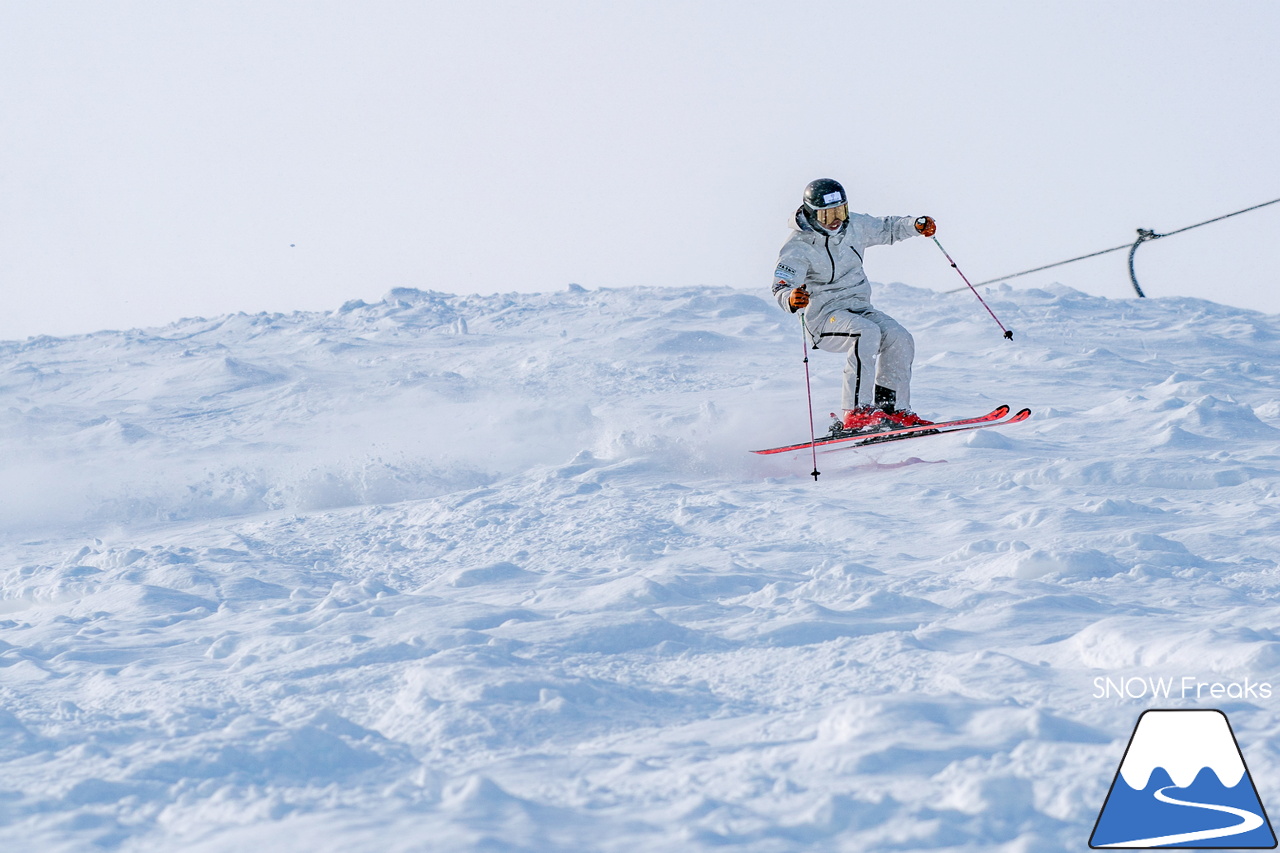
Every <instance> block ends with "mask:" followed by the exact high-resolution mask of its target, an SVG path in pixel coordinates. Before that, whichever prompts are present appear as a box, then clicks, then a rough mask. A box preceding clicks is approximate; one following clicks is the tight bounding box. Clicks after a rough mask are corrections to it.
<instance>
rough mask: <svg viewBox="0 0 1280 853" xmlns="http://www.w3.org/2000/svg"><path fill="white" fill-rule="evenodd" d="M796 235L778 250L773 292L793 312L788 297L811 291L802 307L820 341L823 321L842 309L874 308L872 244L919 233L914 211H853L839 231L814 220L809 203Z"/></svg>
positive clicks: (799, 213)
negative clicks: (865, 265)
mask: <svg viewBox="0 0 1280 853" xmlns="http://www.w3.org/2000/svg"><path fill="white" fill-rule="evenodd" d="M791 227H792V228H793V229H795V230H794V231H793V232H792V234H791V237H790V238H789V239H788V240H787V242H786V243H785V244H783V246H782V251H781V252H779V253H778V266H777V269H775V270H774V273H773V295H774V298H775V299H777V300H778V304H779V305H781V306H782V308H783V309H784V310H786V311H788V312H790V311H791V308H790V307H789V306H788V305H787V297H788V296H790V295H791V291H792V289H794V288H797V287H802V286H803V287H804V288H805V290H807V291H808V292H809V305H808V307H806V308H804V309H802V311H803V313H804V324H805V328H807V329H808V330H809V334H810V336H812V337H813V338H814V339H815V340H816V339H817V338H818V337H819V336H820V335H821V333H822V332H821V330H822V326H823V325H824V324H825V323H826V322H827V320H828V319H829V318H830V317H831V315H832V314H834V313H835V312H837V311H841V310H845V309H848V310H852V311H866V310H868V309H869V308H871V282H869V281H868V280H867V274H866V273H865V272H864V271H863V269H862V258H863V255H865V254H866V251H867V247H868V246H883V245H892V244H894V243H896V242H898V241H899V240H905V239H907V238H908V237H916V236H919V232H918V231H916V229H915V224H914V219H913V218H912V217H910V216H868V215H866V214H865V213H850V214H849V218H848V220H846V221H845V223H844V224H843V225H841V226H840V230H839V231H837V232H835V233H834V234H826V233H823V232H822V231H820V230H817V229H815V228H814V227H813V226H811V225H810V224H809V221H808V219H807V218H806V217H805V215H804V208H801V209H799V210H797V211H796V215H795V218H794V219H793V220H792V223H791Z"/></svg>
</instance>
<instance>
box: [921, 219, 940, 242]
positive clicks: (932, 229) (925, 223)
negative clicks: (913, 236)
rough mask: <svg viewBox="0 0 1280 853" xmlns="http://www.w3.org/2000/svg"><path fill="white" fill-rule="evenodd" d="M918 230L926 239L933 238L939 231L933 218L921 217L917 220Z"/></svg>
mask: <svg viewBox="0 0 1280 853" xmlns="http://www.w3.org/2000/svg"><path fill="white" fill-rule="evenodd" d="M916 230H917V231H919V232H920V233H921V234H923V235H924V236H926V237H932V236H933V235H934V234H935V233H937V230H938V223H936V222H934V221H933V217H932V216H921V217H920V218H919V219H917V220H916Z"/></svg>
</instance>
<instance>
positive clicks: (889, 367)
mask: <svg viewBox="0 0 1280 853" xmlns="http://www.w3.org/2000/svg"><path fill="white" fill-rule="evenodd" d="M792 227H793V228H794V229H795V231H794V233H792V235H791V237H790V238H789V239H788V240H787V242H786V243H785V244H784V245H783V247H782V251H781V252H779V253H778V267H777V269H776V270H775V271H774V278H773V295H774V297H775V298H776V299H777V300H778V304H779V305H781V306H782V307H783V308H784V309H786V310H787V311H790V312H791V313H793V314H794V313H796V312H797V311H802V312H804V313H803V314H802V315H801V320H802V322H803V323H804V328H805V334H806V336H807V338H808V340H809V342H810V343H811V344H812V346H813V348H814V349H822V350H827V351H830V352H844V353H848V359H847V361H846V362H845V366H844V390H843V395H842V401H841V406H842V409H843V415H842V416H841V418H840V420H839V422H838V426H839V427H841V428H842V429H844V430H852V431H855V432H875V431H878V430H886V429H895V428H897V427H905V426H917V425H924V424H929V423H930V421H926V420H924V419H923V418H921V417H920V416H919V415H917V414H915V413H914V412H913V411H911V362H912V360H913V359H914V358H915V341H914V340H913V339H912V337H911V333H910V332H908V331H907V330H906V329H904V328H903V327H902V325H901V324H899V323H898V321H896V320H894V319H893V318H892V317H890V316H889V315H888V314H885V313H884V312H882V311H877V310H876V309H874V308H872V307H871V283H870V282H869V281H868V280H867V276H866V273H865V272H864V271H863V268H862V263H863V256H864V254H865V253H866V250H867V247H868V246H880V245H885V244H889V245H892V244H893V243H896V242H897V241H899V240H905V239H906V238H908V237H915V236H916V235H918V234H923V235H924V236H926V237H932V236H933V234H934V232H935V231H936V230H937V225H936V223H935V222H934V221H933V219H932V218H931V217H928V216H921V217H919V218H916V219H913V218H912V217H910V216H884V217H879V216H867V215H866V214H862V213H854V214H850V213H849V197H848V195H847V194H846V193H845V191H844V187H843V186H841V185H840V183H839V182H838V181H835V180H832V179H831V178H819V179H818V180H816V181H812V182H810V183H809V185H808V186H807V187H805V188H804V203H803V204H801V205H800V208H799V209H798V210H797V211H796V214H795V218H794V220H793V221H792ZM833 429H834V427H833Z"/></svg>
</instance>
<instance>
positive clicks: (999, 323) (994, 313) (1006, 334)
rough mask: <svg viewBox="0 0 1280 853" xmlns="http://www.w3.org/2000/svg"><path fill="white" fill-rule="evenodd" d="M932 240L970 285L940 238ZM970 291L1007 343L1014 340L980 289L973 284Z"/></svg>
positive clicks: (1011, 333)
mask: <svg viewBox="0 0 1280 853" xmlns="http://www.w3.org/2000/svg"><path fill="white" fill-rule="evenodd" d="M932 239H933V242H934V244H935V245H937V247H938V248H939V249H942V254H943V255H944V256H945V257H946V259H947V262H948V263H949V264H951V268H952V269H953V270H955V271H956V272H958V273H960V277H961V278H962V279H964V283H965V284H969V279H968V277H967V276H966V275H965V274H964V273H962V272H960V267H958V266H956V262H955V261H953V260H951V255H949V254H948V253H947V250H946V249H943V248H942V244H941V243H939V242H938V238H937V237H934V238H932ZM969 289H970V290H972V291H973V295H974V296H976V297H978V301H979V302H981V303H982V307H983V308H986V309H987V313H988V314H990V315H991V319H992V320H995V321H996V325H997V326H999V327H1000V331H1002V332H1004V338H1005V340H1007V341H1011V340H1013V332H1012V331H1011V330H1010V329H1006V328H1005V327H1004V323H1001V322H1000V318H999V317H997V316H996V312H994V311H992V310H991V306H990V305H988V304H987V300H985V299H983V298H982V294H981V293H979V292H978V289H977V288H976V287H974V286H973V285H972V284H969Z"/></svg>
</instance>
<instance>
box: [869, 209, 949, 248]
mask: <svg viewBox="0 0 1280 853" xmlns="http://www.w3.org/2000/svg"><path fill="white" fill-rule="evenodd" d="M859 218H860V219H861V220H862V221H861V223H859V224H861V225H862V233H863V238H864V240H865V242H866V245H868V246H892V245H893V244H894V243H897V242H898V241H899V240H905V239H907V238H908V237H919V236H920V235H921V234H923V235H925V236H926V237H932V236H933V231H934V229H936V228H937V225H936V223H935V222H934V221H933V217H931V216H920V217H916V216H867V217H859ZM919 220H927V223H928V224H927V225H926V226H922V227H917V226H916V222H917V221H919Z"/></svg>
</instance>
